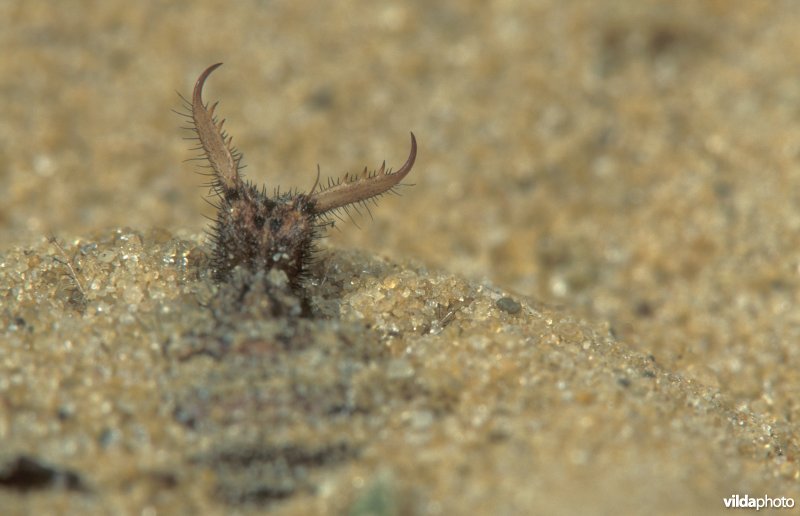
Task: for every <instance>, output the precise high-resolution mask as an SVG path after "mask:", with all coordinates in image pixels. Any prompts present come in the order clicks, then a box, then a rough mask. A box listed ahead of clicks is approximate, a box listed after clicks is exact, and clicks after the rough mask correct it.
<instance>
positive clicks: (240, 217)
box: [184, 63, 417, 289]
mask: <svg viewBox="0 0 800 516" xmlns="http://www.w3.org/2000/svg"><path fill="white" fill-rule="evenodd" d="M221 65H222V63H217V64H215V65H212V66H209V67H208V68H206V70H205V71H203V73H202V74H200V77H198V79H197V82H196V83H195V86H194V91H193V92H192V97H191V100H187V99H184V100H185V101H186V104H187V106H186V107H187V110H188V113H185V114H184V116H186V117H187V118H188V119H189V120H190V121H191V123H192V126H191V127H189V129H191V130H193V131H194V132H195V134H196V140H197V141H198V142H199V145H198V147H197V148H196V150H199V151H202V156H201V158H204V159H206V160H207V161H208V166H209V168H210V169H211V172H210V173H209V174H208V175H209V176H210V177H211V181H210V186H211V188H212V191H213V196H214V198H215V202H214V203H213V204H214V206H215V207H216V208H217V217H216V220H215V221H214V225H213V228H212V230H211V239H212V241H213V246H214V254H213V259H212V264H213V267H214V275H215V278H216V279H217V280H218V281H226V280H228V279H230V275H231V272H232V271H233V269H234V268H236V267H237V266H240V267H244V268H245V269H248V270H250V271H252V272H257V271H268V270H272V269H278V270H281V271H283V272H285V273H286V276H287V278H288V280H289V284H290V285H291V286H292V288H294V289H296V288H298V287H299V286H300V282H301V280H302V279H303V277H304V276H305V275H306V272H307V265H308V261H309V258H310V257H311V254H312V253H313V251H314V240H315V238H316V237H317V233H318V230H319V229H320V228H321V227H322V226H325V225H328V224H329V222H328V215H329V214H331V213H336V211H337V210H340V209H341V210H345V211H346V212H347V210H348V208H349V207H350V206H353V205H358V204H361V205H363V206H364V207H366V208H367V209H369V208H368V207H367V204H366V203H367V201H374V200H375V199H376V198H377V197H379V196H381V195H383V194H385V193H387V192H391V191H393V189H394V188H395V187H396V186H397V185H398V184H399V183H400V181H402V180H403V178H404V177H406V175H408V173H409V172H410V171H411V168H412V167H413V166H414V160H415V159H416V156H417V141H416V138H414V133H411V151H410V153H409V155H408V159H407V160H406V162H405V163H404V164H403V166H401V167H400V168H399V169H398V170H397V171H396V172H392V171H391V169H388V170H387V169H386V167H385V163H384V165H382V166H381V168H380V169H378V170H376V171H373V172H368V171H367V169H366V168H365V169H364V171H363V172H362V173H360V174H353V175H350V174H347V175H345V176H344V178H342V179H337V180H328V183H327V185H326V186H324V187H321V186H320V185H319V170H318V171H317V179H316V182H315V183H314V186H313V187H312V189H311V191H310V192H309V193H297V192H289V193H284V194H277V193H276V194H275V195H274V196H272V197H270V196H268V195H267V194H266V189H264V188H261V189H260V190H259V189H258V188H256V187H255V185H253V184H252V183H250V182H249V181H245V180H244V179H243V178H242V175H241V173H240V163H241V159H242V154H241V153H240V152H239V151H237V150H236V148H235V147H233V145H232V144H231V140H232V137H231V136H229V135H228V134H227V133H226V132H225V130H224V129H223V128H222V126H223V124H224V123H225V120H224V119H223V120H218V118H217V117H216V115H215V113H214V111H215V109H216V107H217V103H216V102H215V103H213V104H211V105H210V106H209V104H207V103H204V102H203V85H204V84H205V82H206V80H207V79H208V76H209V75H211V72H213V71H214V70H216V69H217V68H218V67H219V66H221ZM276 192H277V191H276Z"/></svg>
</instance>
